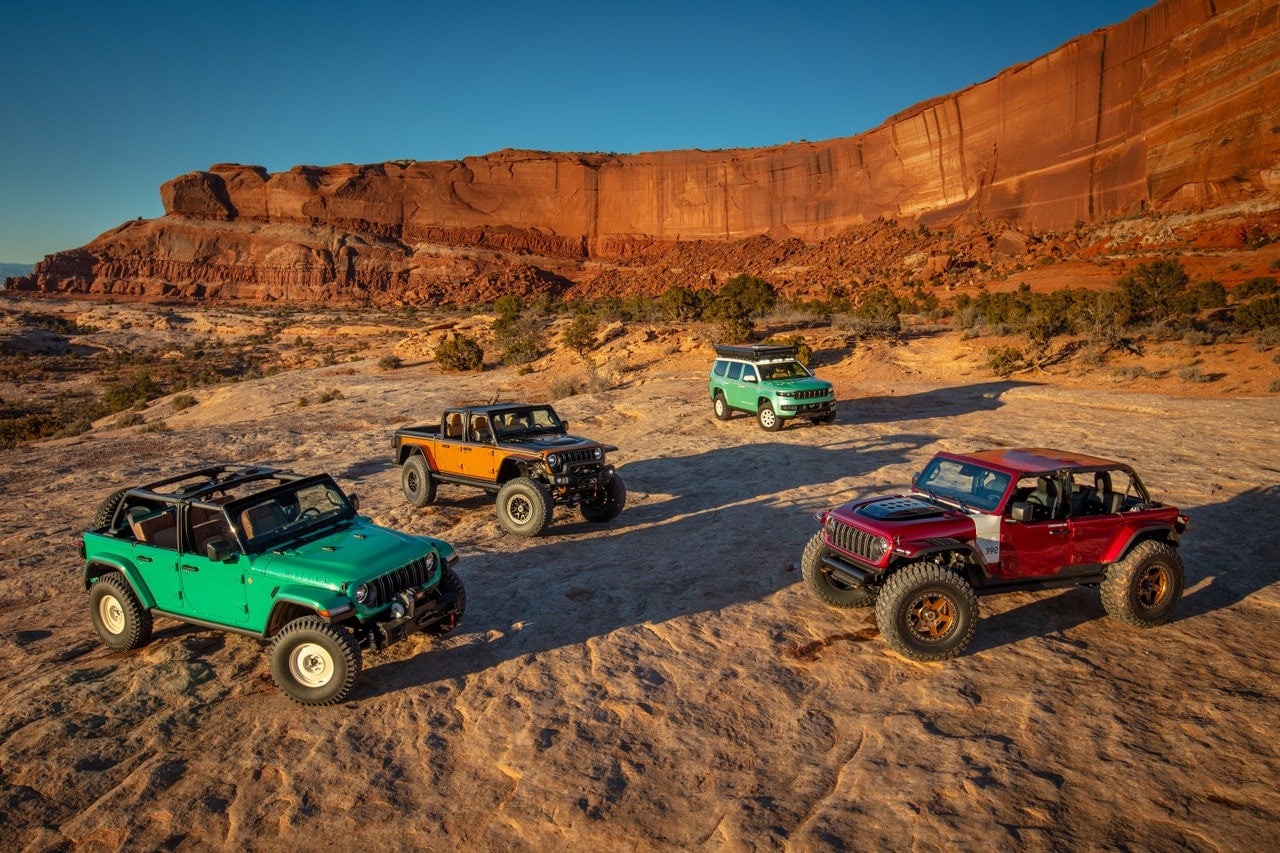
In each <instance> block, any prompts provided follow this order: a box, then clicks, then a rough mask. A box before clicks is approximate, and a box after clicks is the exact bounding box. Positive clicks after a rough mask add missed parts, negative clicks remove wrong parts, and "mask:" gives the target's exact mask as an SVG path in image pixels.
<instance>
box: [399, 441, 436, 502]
mask: <svg viewBox="0 0 1280 853" xmlns="http://www.w3.org/2000/svg"><path fill="white" fill-rule="evenodd" d="M400 490H401V491H402V492H404V497H405V500H407V501H408V502H409V503H411V504H413V505H414V506H417V507H423V506H427V505H429V504H433V503H435V500H436V478H435V477H432V476H431V469H430V468H428V467H427V460H426V459H424V458H423V456H422V454H421V453H414V454H412V455H411V456H410V457H409V458H408V459H406V460H404V464H403V465H401V466H400Z"/></svg>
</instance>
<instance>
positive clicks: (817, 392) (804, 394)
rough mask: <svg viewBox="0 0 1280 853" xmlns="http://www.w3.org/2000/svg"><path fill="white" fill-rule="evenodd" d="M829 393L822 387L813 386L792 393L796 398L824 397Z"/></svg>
mask: <svg viewBox="0 0 1280 853" xmlns="http://www.w3.org/2000/svg"><path fill="white" fill-rule="evenodd" d="M829 393H831V392H830V391H827V390H825V389H823V388H815V389H814V390H812V391H797V392H795V394H794V395H793V396H794V397H795V399H797V400H816V399H817V398H819V397H825V396H827V394H829Z"/></svg>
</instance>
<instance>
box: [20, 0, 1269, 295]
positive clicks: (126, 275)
mask: <svg viewBox="0 0 1280 853" xmlns="http://www.w3.org/2000/svg"><path fill="white" fill-rule="evenodd" d="M1278 194H1280V6H1278V5H1277V4H1276V3H1275V2H1274V0H1234V2H1233V0H1216V2H1213V3H1210V2H1207V0H1168V2H1163V3H1159V4H1157V5H1155V6H1153V7H1151V8H1150V9H1147V10H1145V11H1143V12H1140V13H1138V14H1137V15H1135V16H1134V17H1132V18H1130V19H1129V20H1127V21H1124V22H1121V23H1119V24H1116V25H1115V26H1112V27H1108V28H1106V29H1101V30H1097V31H1095V32H1092V33H1089V34H1087V35H1084V36H1080V37H1079V38H1076V39H1074V40H1072V41H1070V42H1068V43H1066V44H1064V45H1063V46H1062V47H1060V48H1058V49H1057V50H1055V51H1053V52H1052V53H1050V54H1047V55H1046V56H1043V57H1041V58H1039V59H1036V60H1034V61H1032V62H1028V63H1026V64H1024V65H1021V66H1017V67H1015V68H1009V69H1007V70H1005V71H1003V72H1001V73H1000V74H999V75H998V76H996V77H994V78H993V79H991V80H988V81H985V82H982V83H978V84H975V85H973V86H970V87H968V88H966V89H964V90H962V91H960V92H956V93H953V94H950V95H946V96H943V97H940V98H936V99H934V100H931V101H928V102H925V103H922V104H917V105H915V106H913V107H911V108H909V109H907V110H904V111H903V112H901V113H899V114H897V115H895V116H893V117H891V118H889V119H888V120H887V121H885V122H884V123H883V124H882V125H880V126H879V127H877V128H875V129H873V130H869V131H867V132H865V133H861V134H858V135H857V136H852V137H847V138H841V139H832V140H827V141H823V142H801V143H794V144H788V145H781V146H776V147H770V148H755V149H733V150H719V151H700V150H693V151H666V152H652V153H642V154H628V155H613V154H599V153H591V154H567V153H547V152H538V151H515V150H504V151H499V152H496V153H493V154H489V155H486V156H482V157H470V158H466V159H464V160H461V161H451V162H414V161H397V162H389V163H377V164H370V165H349V164H346V165H338V166H327V167H314V166H298V167H295V168H293V169H291V170H289V171H287V172H280V173H275V174H271V173H268V172H267V171H266V170H265V169H263V168H261V167H259V166H243V165H236V164H220V165H215V166H212V167H210V168H209V169H208V170H207V171H198V172H191V173H188V174H186V175H182V176H179V177H176V178H174V179H173V180H171V181H168V182H166V183H165V184H164V185H163V186H162V187H161V196H162V199H163V202H164V206H165V211H166V214H165V216H164V217H162V218H160V219H158V220H154V221H151V222H134V223H126V224H125V225H123V226H121V227H120V228H118V229H116V230H115V231H112V232H109V233H108V234H104V235H102V236H101V237H99V238H98V239H97V240H95V241H94V242H93V243H90V244H89V245H88V246H86V247H83V248H82V249H78V250H75V251H73V252H69V253H60V254H59V255H54V256H51V257H50V258H48V259H46V261H45V262H44V263H42V264H41V265H40V266H39V267H38V268H37V270H36V271H35V273H34V274H33V275H32V276H30V277H28V278H26V279H15V280H13V281H12V282H11V287H12V288H13V289H17V290H39V291H46V292H48V291H56V292H97V293H119V294H133V295H143V296H177V297H194V298H201V297H219V296H221V297H228V298H243V299H267V300H271V299H288V300H314V299H327V298H335V297H337V296H340V295H342V294H346V293H348V292H349V291H350V290H351V289H352V288H354V289H356V290H357V291H359V292H360V293H362V294H364V297H365V298H374V299H393V300H406V301H414V300H427V301H435V300H446V301H458V300H459V299H462V300H468V299H471V300H474V299H481V298H486V297H487V298H492V295H496V294H500V293H502V292H517V293H539V292H552V293H554V292H557V291H561V290H563V289H565V288H566V287H568V286H570V285H571V284H580V283H581V282H582V281H583V280H584V278H589V277H590V274H591V273H590V266H589V264H588V265H587V266H586V267H584V266H582V265H581V264H582V263H584V262H590V261H594V260H604V261H619V260H625V259H628V258H631V257H634V256H636V255H639V254H643V253H645V252H650V251H652V250H653V249H654V248H655V247H662V246H671V245H675V244H677V243H679V242H680V241H692V240H701V241H737V240H743V239H747V238H752V237H756V236H760V235H767V236H769V237H772V238H774V239H783V238H790V237H794V238H799V239H802V240H817V239H822V238H824V237H828V236H830V235H833V234H836V233H839V232H841V231H844V230H845V229H848V228H851V227H857V226H863V225H867V224H869V223H873V222H875V221H877V220H881V219H892V220H895V221H897V222H901V223H913V224H914V223H922V224H925V225H931V226H936V225H941V224H954V223H975V222H988V221H1004V222H1009V223H1013V224H1015V225H1017V226H1018V227H1019V228H1022V229H1027V230H1033V231H1035V230H1039V231H1044V230H1054V229H1063V228H1069V227H1071V226H1073V225H1075V224H1076V223H1091V222H1095V221H1098V220H1100V219H1106V218H1109V217H1114V216H1120V215H1123V216H1131V215H1135V214H1143V213H1168V212H1176V211H1185V210H1195V209H1204V208H1206V207H1214V206H1221V205H1227V204H1234V203H1239V202H1242V201H1249V200H1258V201H1264V202H1265V201H1271V200H1274V199H1276V198H1277V196H1278ZM528 256H537V257H538V258H558V259H563V260H564V261H566V262H567V263H570V264H572V263H574V262H577V263H578V264H579V265H578V266H572V265H570V266H567V267H565V268H564V269H556V270H549V269H546V268H545V266H546V265H545V264H543V265H542V266H538V265H536V264H531V263H526V262H525V261H523V260H522V258H525V257H528Z"/></svg>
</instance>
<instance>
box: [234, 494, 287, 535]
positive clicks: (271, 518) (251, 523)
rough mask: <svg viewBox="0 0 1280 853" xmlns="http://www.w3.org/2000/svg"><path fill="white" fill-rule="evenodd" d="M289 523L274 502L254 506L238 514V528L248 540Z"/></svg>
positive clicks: (282, 511)
mask: <svg viewBox="0 0 1280 853" xmlns="http://www.w3.org/2000/svg"><path fill="white" fill-rule="evenodd" d="M288 522H289V519H288V518H287V517H285V514H284V510H283V509H281V508H280V505H279V504H278V503H276V502H275V501H266V502H265V503H260V504H256V505H254V506H251V507H249V508H248V509H246V510H245V511H244V512H242V513H240V526H241V527H242V528H243V529H244V535H245V536H246V537H248V538H249V539H254V538H256V537H258V536H264V535H266V534H268V533H271V532H272V531H275V530H279V529H280V528H281V527H284V526H285V524H287V523H288Z"/></svg>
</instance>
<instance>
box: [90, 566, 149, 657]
mask: <svg viewBox="0 0 1280 853" xmlns="http://www.w3.org/2000/svg"><path fill="white" fill-rule="evenodd" d="M89 616H90V618H91V619H92V620H93V627H94V629H95V630H97V632H98V636H99V637H101V638H102V642H104V643H106V644H107V646H109V647H110V648H113V649H138V648H142V647H143V646H145V645H146V644H147V643H148V642H150V641H151V611H150V610H148V609H147V608H145V607H143V606H142V602H141V601H139V600H138V596H137V595H136V594H135V593H134V591H133V587H131V586H129V581H128V580H126V579H125V577H124V576H123V575H121V574H119V573H118V572H112V573H111V574H107V575H103V576H102V577H100V578H98V579H97V580H96V581H94V583H93V586H91V587H89Z"/></svg>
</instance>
